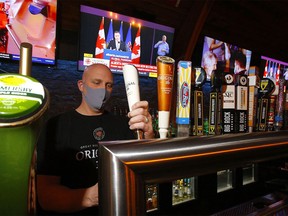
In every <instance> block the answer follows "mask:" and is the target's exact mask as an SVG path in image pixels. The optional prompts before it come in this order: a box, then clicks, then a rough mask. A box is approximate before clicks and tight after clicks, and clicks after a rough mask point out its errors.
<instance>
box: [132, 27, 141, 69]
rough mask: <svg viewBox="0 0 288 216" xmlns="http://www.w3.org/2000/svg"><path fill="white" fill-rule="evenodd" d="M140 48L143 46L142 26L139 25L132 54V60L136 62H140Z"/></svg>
mask: <svg viewBox="0 0 288 216" xmlns="http://www.w3.org/2000/svg"><path fill="white" fill-rule="evenodd" d="M140 48H141V46H140V27H139V29H138V32H137V35H136V38H135V42H134V44H133V48H132V55H131V59H132V62H133V63H135V64H139V63H140V56H141V52H140Z"/></svg>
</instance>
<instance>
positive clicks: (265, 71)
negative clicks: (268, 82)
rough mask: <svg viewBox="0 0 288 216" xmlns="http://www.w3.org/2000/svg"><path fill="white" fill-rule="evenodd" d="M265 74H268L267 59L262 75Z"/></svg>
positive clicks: (264, 75) (265, 75)
mask: <svg viewBox="0 0 288 216" xmlns="http://www.w3.org/2000/svg"><path fill="white" fill-rule="evenodd" d="M267 76H268V60H266V64H265V69H264V73H263V77H267Z"/></svg>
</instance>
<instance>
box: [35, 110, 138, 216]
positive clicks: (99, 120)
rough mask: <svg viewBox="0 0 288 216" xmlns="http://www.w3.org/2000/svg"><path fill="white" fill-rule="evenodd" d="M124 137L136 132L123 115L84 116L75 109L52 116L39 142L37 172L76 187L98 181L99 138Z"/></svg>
mask: <svg viewBox="0 0 288 216" xmlns="http://www.w3.org/2000/svg"><path fill="white" fill-rule="evenodd" d="M124 139H125V140H129V139H135V136H134V133H133V132H132V131H131V130H130V129H129V126H128V119H127V118H126V117H123V116H115V115H112V114H110V113H108V112H105V113H104V114H102V115H99V116H84V115H81V114H79V113H78V112H76V111H75V110H73V111H70V112H67V113H64V114H61V115H58V116H56V117H53V118H51V119H50V120H49V121H48V122H47V124H46V127H45V128H44V129H43V131H42V133H41V136H40V138H39V142H38V145H37V174H39V175H53V176H60V177H61V184H62V185H64V186H67V187H69V188H73V189H77V188H87V187H90V186H93V185H94V184H96V183H97V182H98V141H110V140H124ZM51 215H52V214H51ZM70 215H71V214H70Z"/></svg>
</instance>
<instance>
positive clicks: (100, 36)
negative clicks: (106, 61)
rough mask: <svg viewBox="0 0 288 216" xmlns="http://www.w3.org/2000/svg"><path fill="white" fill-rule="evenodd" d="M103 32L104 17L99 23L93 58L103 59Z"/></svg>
mask: <svg viewBox="0 0 288 216" xmlns="http://www.w3.org/2000/svg"><path fill="white" fill-rule="evenodd" d="M105 43H106V41H105V32H104V17H102V21H101V23H100V28H99V31H98V37H97V40H96V49H95V58H103V52H104V48H106V47H105Z"/></svg>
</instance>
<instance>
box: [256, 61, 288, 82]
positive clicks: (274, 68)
mask: <svg viewBox="0 0 288 216" xmlns="http://www.w3.org/2000/svg"><path fill="white" fill-rule="evenodd" d="M260 73H261V76H262V77H268V78H273V79H274V80H275V81H276V82H277V83H278V82H279V78H280V77H284V78H285V80H288V63H287V62H283V61H279V60H277V59H274V58H270V57H267V56H261V65H260Z"/></svg>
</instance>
